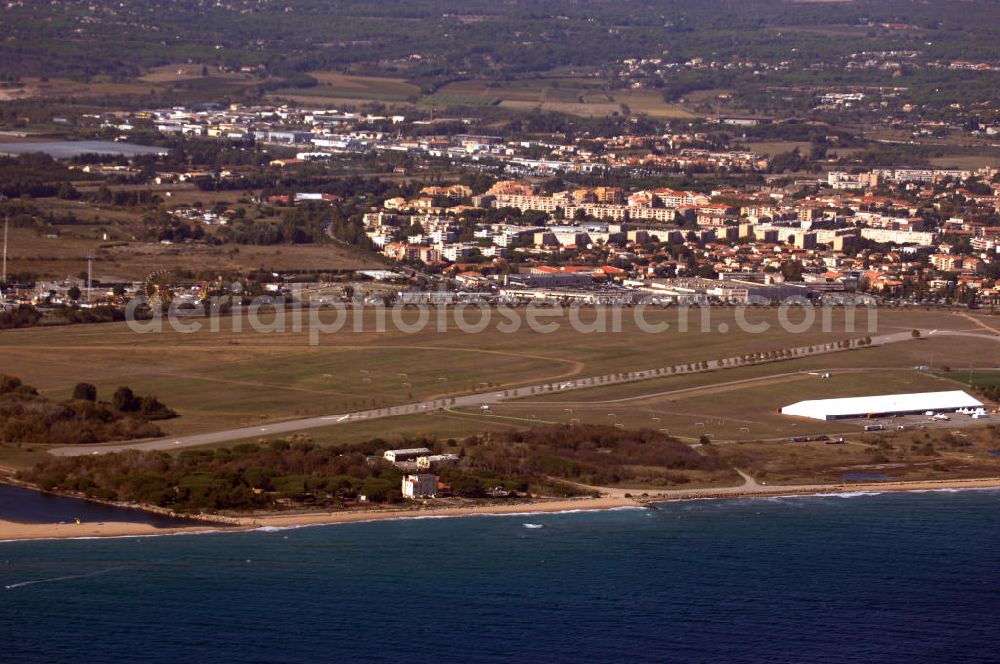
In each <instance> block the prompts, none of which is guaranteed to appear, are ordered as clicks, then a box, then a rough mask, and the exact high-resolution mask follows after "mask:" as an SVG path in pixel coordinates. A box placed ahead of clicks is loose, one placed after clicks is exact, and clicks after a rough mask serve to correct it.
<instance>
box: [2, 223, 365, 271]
mask: <svg viewBox="0 0 1000 664" xmlns="http://www.w3.org/2000/svg"><path fill="white" fill-rule="evenodd" d="M54 230H55V231H57V232H59V233H60V237H58V238H46V237H44V236H41V235H39V234H38V233H36V232H35V231H33V230H27V229H12V230H11V231H10V236H9V244H10V249H9V255H8V258H7V270H8V272H10V273H17V272H30V273H32V274H37V275H40V276H42V277H46V278H57V279H62V278H65V277H68V276H72V277H75V276H77V275H78V274H80V273H81V272H84V271H86V269H87V256H88V255H92V256H94V258H95V260H94V278H95V280H97V281H107V282H116V281H141V280H143V279H145V278H146V277H147V276H149V274H150V273H152V272H157V271H161V270H170V271H177V270H190V271H193V272H196V273H197V272H200V271H202V270H204V269H205V267H206V266H209V265H210V266H211V269H212V270H214V271H217V272H248V271H252V270H257V269H260V268H263V269H266V270H273V271H282V270H315V271H317V272H321V271H324V270H344V269H366V268H376V267H381V266H382V263H381V262H379V261H378V260H377V259H375V258H372V257H370V256H369V255H367V254H362V253H359V252H354V251H350V250H348V249H344V248H340V247H336V246H331V245H275V246H252V245H222V246H210V245H207V244H160V243H157V242H137V241H131V240H129V239H126V238H124V237H123V236H122V235H121V233H120V232H119V229H117V228H116V227H114V226H103V225H99V224H93V225H74V226H72V227H69V228H63V227H58V228H56V229H54ZM103 232H108V236H109V239H108V240H107V241H105V240H103V239H102V233H103Z"/></svg>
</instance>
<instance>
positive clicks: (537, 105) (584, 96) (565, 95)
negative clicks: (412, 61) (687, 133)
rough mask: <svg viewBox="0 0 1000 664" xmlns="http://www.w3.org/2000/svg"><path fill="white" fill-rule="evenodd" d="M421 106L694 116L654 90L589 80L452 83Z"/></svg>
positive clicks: (544, 79)
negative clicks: (615, 87) (607, 87)
mask: <svg viewBox="0 0 1000 664" xmlns="http://www.w3.org/2000/svg"><path fill="white" fill-rule="evenodd" d="M421 103H422V104H433V105H437V106H447V105H466V106H480V105H492V104H499V105H500V106H503V107H506V108H516V109H521V110H531V109H540V110H544V111H556V112H560V113H569V114H573V115H581V116H587V117H601V116H606V115H611V114H612V113H622V112H623V110H624V108H623V106H624V107H627V108H628V111H629V112H630V113H642V114H645V115H650V116H653V117H657V118H685V117H694V115H693V114H691V113H690V112H688V111H687V110H686V109H684V108H683V107H681V106H678V105H677V104H668V103H666V102H664V101H663V97H662V95H661V94H660V93H658V92H656V91H655V90H632V89H629V90H605V89H603V86H602V84H601V82H600V81H597V80H594V79H588V78H579V77H567V78H531V79H518V80H513V81H503V82H494V81H482V80H468V81H458V82H456V83H450V84H448V85H446V86H444V87H442V88H441V89H440V90H438V91H437V93H436V94H434V95H431V96H429V97H425V98H424V99H422V100H421Z"/></svg>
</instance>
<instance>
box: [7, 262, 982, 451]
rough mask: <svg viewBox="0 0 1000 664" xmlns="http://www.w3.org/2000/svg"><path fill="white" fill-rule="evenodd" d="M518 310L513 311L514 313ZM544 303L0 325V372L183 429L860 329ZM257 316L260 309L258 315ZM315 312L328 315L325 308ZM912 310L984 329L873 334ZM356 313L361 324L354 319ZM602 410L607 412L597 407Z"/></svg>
mask: <svg viewBox="0 0 1000 664" xmlns="http://www.w3.org/2000/svg"><path fill="white" fill-rule="evenodd" d="M179 249H185V248H184V247H179ZM241 253H242V252H241ZM328 313H329V312H328ZM523 313H524V312H520V314H522V315H521V318H522V323H523V321H524V318H525V316H524V315H523ZM551 313H553V314H556V316H555V317H553V318H550V319H545V321H544V322H557V323H558V325H559V329H558V330H557V331H555V332H552V333H542V332H537V331H532V330H531V329H528V327H527V325H524V324H522V326H521V329H520V330H519V331H517V332H514V333H505V332H503V331H501V330H500V329H497V326H498V325H499V324H500V323H504V322H505V319H504V318H502V317H500V316H498V315H497V316H493V318H492V321H491V323H490V325H489V326H488V327H487V328H486V329H485V330H483V331H482V332H479V333H466V332H462V331H460V330H458V329H456V326H455V323H454V320H453V319H451V318H448V319H446V321H445V322H446V323H447V326H446V327H447V331H444V332H438V331H437V319H436V317H435V318H432V322H431V324H430V325H428V326H427V328H426V329H425V330H424V331H420V332H416V333H413V334H408V333H404V332H402V331H398V330H397V329H396V327H395V326H394V325H393V324H392V320H391V319H389V320H388V321H387V325H386V328H387V331H385V332H378V331H376V321H375V313H374V312H373V311H370V310H369V311H366V312H365V313H364V314H363V318H358V320H357V321H354V320H353V318H351V319H349V320H348V321H347V324H346V325H345V326H344V328H343V329H341V330H340V331H338V332H336V333H332V334H321V335H319V336H318V342H319V344H318V345H316V346H311V345H309V335H308V329H309V325H308V323H309V321H308V315H307V316H306V320H305V321H304V324H305V327H304V329H303V331H300V332H295V331H292V330H291V322H292V321H291V319H290V318H289V319H288V320H287V321H286V323H287V325H286V328H287V331H285V332H272V333H268V334H262V333H257V332H254V331H252V330H250V329H249V323H248V321H247V320H246V319H245V317H244V320H243V330H242V331H233V329H232V321H231V320H230V319H228V318H223V319H221V320H220V321H219V323H220V324H219V328H220V331H219V332H214V333H213V332H211V331H210V330H209V329H208V325H207V321H205V325H204V326H203V327H204V328H205V329H203V330H201V331H199V332H197V333H193V334H183V333H180V332H177V331H174V330H172V329H171V328H170V326H169V325H167V324H166V323H164V331H163V332H162V333H149V334H137V333H135V332H133V331H132V330H130V329H129V328H128V327H127V326H126V325H124V324H106V325H88V326H72V327H58V328H34V329H22V330H11V331H6V332H3V333H2V334H0V356H2V357H3V366H2V370H3V372H4V373H8V374H12V375H16V376H19V377H21V378H22V379H23V380H24V381H25V382H27V383H29V384H32V385H35V386H37V387H38V388H40V389H41V390H42V392H43V393H45V394H46V395H49V396H52V397H54V398H66V397H68V396H69V393H70V391H71V390H72V388H73V385H75V384H76V383H77V382H79V381H88V382H92V383H95V384H96V385H97V386H98V388H99V390H100V391H101V393H102V394H103V395H108V394H110V392H111V391H113V390H114V389H115V388H116V387H117V386H119V385H123V384H128V385H130V386H131V387H132V388H133V389H135V390H136V391H137V392H140V393H154V394H156V395H157V396H159V397H160V398H161V399H162V400H163V401H164V402H165V403H167V404H168V405H169V406H171V407H173V408H175V409H177V410H178V411H179V412H180V413H181V415H182V417H180V418H178V419H176V420H173V421H170V422H167V423H166V429H168V430H169V431H170V432H172V433H193V432H203V431H213V430H217V429H224V428H229V427H231V426H234V425H241V424H245V423H246V422H248V421H261V422H263V421H269V420H278V419H288V418H293V417H297V416H300V417H301V416H309V415H321V414H330V413H337V412H345V411H348V410H355V409H362V408H369V407H372V406H373V405H375V406H383V405H392V404H400V403H405V402H409V401H415V400H420V399H426V398H437V397H441V396H450V395H457V394H462V393H468V392H476V391H482V390H483V389H489V388H492V387H497V388H498V389H499V388H501V387H503V388H506V387H509V386H518V385H533V384H536V383H541V382H548V381H556V380H564V379H569V378H579V377H585V376H594V375H602V374H608V373H614V372H618V371H628V370H639V369H648V368H652V367H657V366H667V365H672V364H678V363H687V362H696V361H701V360H709V359H716V358H719V357H726V356H731V355H736V354H742V353H749V352H761V351H767V350H777V349H782V348H785V347H789V346H799V345H805V344H810V343H820V342H823V341H838V340H841V339H843V338H845V337H850V336H854V337H858V336H863V335H864V334H865V331H864V328H863V327H862V328H860V329H859V331H858V332H856V333H854V334H845V333H844V332H843V331H840V332H837V331H834V332H828V333H825V332H822V331H821V330H820V329H819V326H818V325H817V326H816V328H817V329H816V330H814V331H807V332H805V333H803V334H790V333H787V332H784V331H781V330H780V328H777V327H775V329H774V330H772V331H770V332H768V333H766V334H750V333H749V332H742V331H739V330H738V329H737V327H736V325H735V324H733V320H732V317H733V313H732V312H731V311H729V310H726V309H718V310H713V312H712V313H713V321H712V322H713V327H712V330H715V329H716V327H715V326H716V325H718V323H720V322H726V321H727V320H728V322H729V324H730V329H731V330H735V331H733V332H730V333H726V334H721V333H718V332H714V331H711V332H702V331H700V329H699V328H698V327H697V326H692V327H691V328H690V330H689V331H688V332H686V333H682V332H674V333H670V332H668V333H664V334H659V335H653V334H650V333H647V332H644V331H642V330H641V329H639V327H638V326H637V325H636V324H635V322H634V320H633V319H632V318H631V317H630V316H629V315H627V314H628V312H627V311H626V312H625V314H626V315H624V316H623V321H622V329H621V332H617V333H616V332H610V331H609V332H606V333H600V332H596V333H591V334H583V333H580V332H577V331H574V330H573V329H572V327H571V326H570V324H569V323H570V319H569V318H568V315H569V314H567V313H566V312H562V313H561V314H559V313H557V312H554V311H553V312H551ZM593 315H594V312H593V311H587V310H584V311H583V312H581V313H580V318H581V319H582V320H583V321H584V322H589V320H590V319H589V318H588V316H593ZM645 315H646V319H647V320H649V321H650V322H660V321H663V322H669V323H671V324H672V325H673V326H674V327H673V329H674V330H676V329H677V324H678V320H677V312H676V311H671V310H665V311H655V312H654V311H647V312H646V314H645ZM416 316H417V313H416V312H413V311H408V312H406V314H405V316H404V320H403V322H406V323H412V322H414V321H415V320H416ZM775 316H776V314H775V312H774V311H772V310H764V309H762V310H759V311H756V312H753V314H752V318H753V320H755V321H767V320H769V319H770V320H774V319H775ZM477 318H478V313H475V312H469V313H468V315H467V319H468V320H469V322H470V323H474V322H475V321H476V320H477ZM262 319H264V322H267V320H269V319H268V318H267V316H262ZM322 320H323V322H325V323H327V324H329V323H332V320H333V315H332V313H330V315H329V316H324V317H323V318H322ZM918 320H922V321H923V323H922V324H923V325H925V326H931V325H933V326H935V327H938V328H939V329H949V328H960V329H972V330H977V331H980V332H981V331H982V329H981V328H978V327H977V326H976V325H975V324H973V323H972V322H971V321H969V320H967V319H965V318H962V317H959V316H956V315H953V314H948V313H927V312H923V311H919V312H916V311H912V312H911V311H899V312H890V311H884V312H881V313H880V314H879V317H878V328H879V332H894V331H899V330H906V329H911V328H912V327H913V326H914V324H915V322H916V321H918ZM355 322H357V323H358V324H359V325H360V327H361V331H358V332H355V331H353V330H354V325H355ZM839 325H840V323H839V322H838V320H837V319H836V318H835V319H834V325H833V329H834V330H837V329H838V326H839ZM841 329H842V328H841ZM984 343H988V342H985V341H984V342H975V341H972V340H970V341H967V342H963V343H955V342H954V340H947V339H927V340H917V341H913V342H905V343H900V344H895V345H893V346H890V347H888V348H885V349H877V348H873V349H866V350H857V351H850V352H844V353H838V354H833V355H828V356H822V357H815V358H811V359H810V358H801V359H798V360H790V361H788V362H778V363H774V364H770V365H766V366H758V367H746V368H742V369H732V370H722V371H717V372H713V373H711V374H698V375H695V376H690V377H677V380H675V379H674V378H669V377H667V378H662V379H656V380H651V381H645V382H642V383H635V384H625V385H621V386H613V387H601V388H596V389H594V390H584V391H579V392H575V393H574V394H573V396H572V399H573V400H576V401H584V400H586V399H588V398H608V397H606V396H604V394H605V391H608V390H610V391H612V393H613V394H617V395H618V396H619V398H620V397H622V396H624V397H630V396H636V395H637V393H634V392H631V391H632V390H641V391H642V392H640V393H639V394H650V393H655V392H658V391H664V390H665V389H673V388H674V387H675V386H676V387H685V386H686V385H687V384H688V383H687V382H685V381H688V380H705V379H706V376H714V377H715V379H714V381H712V382H719V383H721V382H725V381H729V380H734V379H736V378H740V377H741V375H740V374H739V373H738V372H741V371H745V372H751V374H752V372H761V371H763V372H764V373H765V374H769V373H783V372H788V371H795V370H800V369H802V368H805V365H807V364H808V363H810V362H811V363H813V364H819V365H820V366H824V365H826V366H836V363H837V362H839V361H843V362H845V363H849V364H850V365H851V366H861V367H878V366H888V367H893V366H894V367H907V366H909V367H912V366H914V365H916V364H928V363H929V362H930V360H929V359H928V357H929V356H934V358H935V359H934V360H933V363H934V364H935V366H940V365H942V364H945V363H948V364H950V365H951V366H962V363H963V362H965V363H967V362H970V361H974V362H979V363H981V362H983V361H984V359H985V358H984V351H987V350H988V349H986V348H984V347H983V345H982V344H984ZM797 363H799V364H797ZM749 377H753V376H752V375H751V376H749ZM865 380H866V381H869V380H870V379H869V378H866V379H865ZM934 380H939V379H936V378H935V379H934ZM661 381H663V384H660V383H661ZM819 383H822V384H821V385H819V387H817V389H821V388H822V387H823V385H832V384H833V383H830V382H829V381H817V384H819ZM857 387H858V390H859V391H860V392H861V393H863V392H864V391H865V390H864V387H865V385H864V384H863V383H862V384H859V385H858V386H857ZM845 389H846V388H845ZM592 395H596V396H592ZM781 401H782V400H781V399H771V400H770V401H768V402H767V404H766V406H767V408H768V410H773V408H774V406H775V405H781ZM761 403H763V402H761ZM607 412H611V411H607ZM698 412H701V411H698ZM603 417H604V418H605V419H606V417H607V416H606V414H605V415H604V416H603ZM643 425H645V424H643Z"/></svg>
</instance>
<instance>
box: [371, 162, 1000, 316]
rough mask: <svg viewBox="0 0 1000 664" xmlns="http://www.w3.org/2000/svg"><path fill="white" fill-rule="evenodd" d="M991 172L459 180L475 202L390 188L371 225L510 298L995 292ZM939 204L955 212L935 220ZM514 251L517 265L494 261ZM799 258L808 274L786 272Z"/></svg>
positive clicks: (997, 239) (402, 249)
mask: <svg viewBox="0 0 1000 664" xmlns="http://www.w3.org/2000/svg"><path fill="white" fill-rule="evenodd" d="M995 175H996V173H995V172H994V171H992V170H990V169H981V170H979V171H976V172H972V171H958V170H948V169H881V170H876V171H870V172H864V173H846V172H831V173H829V174H828V177H827V181H826V182H825V183H823V184H824V185H825V186H824V187H821V188H817V190H816V192H815V193H812V194H808V195H805V196H801V195H798V196H790V195H788V194H787V192H786V191H784V190H782V189H771V190H768V189H763V190H760V191H754V192H749V191H744V190H735V189H734V190H719V191H714V192H711V193H709V194H702V193H698V192H691V191H677V190H672V189H669V188H657V189H648V190H639V191H631V192H630V191H625V190H623V189H621V188H617V187H592V188H587V187H581V188H576V189H570V190H566V191H559V192H554V193H543V192H541V191H540V190H539V187H538V185H537V184H536V183H533V182H530V181H524V180H508V181H501V182H498V183H496V184H495V185H493V186H492V187H491V188H490V189H489V190H488V191H486V192H485V193H483V194H480V195H476V196H472V197H471V198H469V197H466V195H465V194H467V193H468V192H467V191H466V190H465V189H462V190H460V191H458V190H456V191H454V192H453V193H456V194H457V195H458V196H459V197H461V198H462V199H463V200H468V201H471V203H472V205H468V204H466V203H462V204H459V205H454V206H451V207H448V206H444V207H434V206H433V205H428V204H425V202H426V201H427V200H429V199H427V198H421V199H414V200H412V201H403V200H402V199H399V200H394V201H392V202H391V205H390V206H389V207H383V208H382V209H373V210H372V211H371V212H369V213H368V214H366V215H365V216H364V224H365V228H366V233H367V234H368V237H369V238H370V239H371V240H372V242H373V243H374V244H375V245H376V246H377V247H379V248H380V249H381V251H382V252H383V253H384V254H385V255H387V256H389V257H391V258H394V259H396V260H400V261H406V262H416V263H422V264H424V265H425V266H428V267H432V268H441V269H442V270H443V271H444V272H445V273H446V274H450V275H451V276H452V277H453V278H454V279H455V280H456V283H457V284H458V285H460V286H464V287H468V288H470V289H471V290H476V289H477V287H479V288H478V289H479V290H482V286H485V285H488V286H490V287H491V288H492V289H494V290H495V289H497V288H500V289H507V290H501V291H500V294H501V295H508V296H511V297H522V298H523V297H532V296H534V297H545V298H552V297H554V296H553V295H552V293H550V292H549V291H550V290H551V289H552V288H563V289H577V290H579V289H581V288H582V289H583V290H586V291H590V294H589V295H587V294H577V295H574V294H565V295H564V298H569V299H573V298H577V297H578V298H581V299H586V300H587V301H593V300H594V299H595V298H596V299H603V300H607V299H608V298H611V299H616V298H618V297H619V295H609V294H608V293H607V292H604V293H603V294H599V295H594V290H595V289H599V290H600V289H604V290H606V288H605V287H606V286H608V285H613V286H616V287H621V288H624V289H625V290H633V291H638V292H642V291H645V290H649V289H654V290H656V291H660V292H662V291H664V290H665V291H668V292H673V291H672V288H671V287H668V288H666V289H662V288H660V286H659V284H661V283H662V282H663V280H664V279H668V280H669V279H675V278H682V279H690V278H693V277H710V278H712V279H718V280H722V281H726V280H730V281H736V282H747V283H751V284H757V285H758V286H767V287H768V288H764V289H761V288H757V287H754V288H749V287H747V286H745V285H744V286H738V287H734V288H732V289H729V290H727V291H725V292H726V293H728V295H726V296H718V293H720V291H719V290H718V288H719V284H716V285H715V286H714V287H713V288H709V289H706V290H705V292H704V293H702V295H703V296H704V297H707V298H709V299H713V297H715V298H716V299H720V300H722V301H733V299H734V298H735V299H741V298H742V297H743V295H742V293H743V292H744V291H746V290H747V289H748V288H749V292H751V293H756V294H757V295H760V296H764V295H766V294H768V293H772V294H773V293H783V294H784V293H788V292H789V288H793V289H799V290H797V291H796V292H802V290H801V289H803V288H804V289H806V290H807V291H808V292H809V294H810V297H815V296H816V295H817V294H820V293H832V292H854V291H857V290H861V291H865V292H868V293H873V294H876V295H884V296H888V297H899V296H906V295H908V294H910V293H912V292H914V291H929V292H935V291H937V292H942V293H945V295H946V296H947V297H951V298H953V299H962V297H963V294H964V295H965V296H968V297H966V299H965V300H964V301H967V302H970V303H971V302H977V301H981V302H982V303H993V302H996V300H997V297H998V295H1000V290H998V286H997V283H996V277H995V275H993V276H990V275H989V274H987V273H988V272H989V266H990V265H991V264H993V263H995V262H996V261H997V260H998V257H1000V226H995V225H989V219H990V218H992V217H993V215H996V214H998V213H1000V192H998V191H997V189H996V188H995V187H990V186H986V187H984V186H983V185H982V184H981V183H982V182H989V181H990V180H991V179H992V178H993V177H994V176H995ZM967 182H976V183H979V184H978V186H976V187H972V185H966V184H965V183H967ZM876 192H878V193H876ZM477 208H478V209H485V208H493V209H496V210H499V211H502V212H509V215H503V218H502V219H501V220H499V221H493V222H490V223H485V222H477V223H472V224H471V225H470V223H468V222H467V221H466V219H465V217H466V214H467V213H468V212H469V211H470V210H472V209H477ZM929 213H932V214H929ZM942 213H947V214H948V215H950V214H952V213H957V214H955V216H946V217H945V219H944V221H939V219H940V217H941V216H942ZM515 252H517V258H518V259H519V263H520V264H521V266H522V267H521V269H520V270H519V271H517V272H513V273H512V272H511V271H509V270H506V271H505V270H501V269H498V266H500V265H503V264H505V262H506V261H505V260H504V259H505V258H507V257H509V256H511V255H512V254H514V253H515ZM489 259H492V260H489ZM789 264H796V265H798V266H800V269H799V271H800V272H801V273H800V274H794V275H788V274H784V272H785V268H786V266H787V265H789ZM789 277H790V278H789ZM791 281H794V282H796V283H795V284H794V285H793V284H791V283H787V282H791ZM778 286H780V287H778ZM532 289H535V290H534V291H532ZM713 293H715V294H716V295H715V296H713ZM970 294H971V295H970ZM767 299H771V298H767Z"/></svg>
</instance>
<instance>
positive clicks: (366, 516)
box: [0, 477, 1000, 541]
mask: <svg viewBox="0 0 1000 664" xmlns="http://www.w3.org/2000/svg"><path fill="white" fill-rule="evenodd" d="M987 488H1000V477H992V478H981V479H969V480H937V481H921V482H883V483H868V484H853V483H852V484H813V485H792V486H787V485H774V486H768V485H762V484H756V483H754V484H746V485H741V486H735V487H720V488H710V489H690V490H680V491H673V490H671V491H662V492H658V493H654V492H648V495H646V496H643V497H641V498H633V497H629V498H626V497H625V495H624V494H625V493H629V492H631V493H632V494H636V493H639V492H643V490H641V489H631V490H626V489H615V490H611V491H609V492H608V494H609V495H604V496H601V497H600V498H573V499H552V500H535V501H531V502H519V503H505V504H488V505H470V506H467V507H466V506H462V507H402V508H397V507H390V508H380V509H365V510H345V511H338V512H297V513H282V514H273V513H272V514H266V515H264V514H261V515H247V516H242V517H239V518H237V519H230V520H229V521H230V522H231V523H232V525H219V526H216V525H213V524H211V523H207V522H203V523H197V522H195V523H192V524H191V525H190V526H180V527H170V528H157V527H155V526H152V525H150V524H144V523H133V522H124V521H107V522H100V523H96V522H95V523H81V524H77V523H58V524H23V523H14V522H11V521H0V541H9V540H32V539H59V538H87V537H128V536H135V537H142V536H150V535H172V534H193V533H203V532H206V531H212V530H216V529H220V530H225V531H226V532H241V531H248V530H254V529H257V528H292V527H301V526H320V525H330V524H338V523H359V522H366V521H381V520H386V519H406V518H430V517H436V518H441V517H465V516H476V515H491V514H492V515H503V514H525V513H540V512H570V511H593V510H610V509H620V508H628V507H633V508H639V507H643V506H644V505H645V504H646V503H651V502H663V501H671V500H704V499H722V498H762V497H768V496H801V495H816V494H831V493H857V492H866V491H870V492H880V493H881V492H887V491H942V490H963V489H987Z"/></svg>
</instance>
